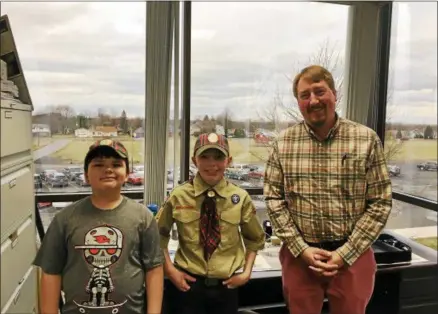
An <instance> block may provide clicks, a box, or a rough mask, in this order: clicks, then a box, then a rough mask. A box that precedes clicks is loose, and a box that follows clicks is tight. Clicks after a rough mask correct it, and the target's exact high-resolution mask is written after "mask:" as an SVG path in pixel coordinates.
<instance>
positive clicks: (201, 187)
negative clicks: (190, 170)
mask: <svg viewBox="0 0 438 314" xmlns="http://www.w3.org/2000/svg"><path fill="white" fill-rule="evenodd" d="M227 185H228V183H227V181H226V180H225V178H222V179H221V180H220V181H219V183H218V184H216V185H215V186H210V185H208V184H207V183H205V182H204V180H202V178H201V175H200V174H199V172H198V173H197V174H196V176H195V178H194V179H193V187H194V188H195V197H198V196H199V195H201V194H203V193H204V192H205V191H207V190H209V189H211V190H214V191H215V192H216V194H218V195H219V196H221V197H224V198H225V194H226V193H225V188H226V187H227Z"/></svg>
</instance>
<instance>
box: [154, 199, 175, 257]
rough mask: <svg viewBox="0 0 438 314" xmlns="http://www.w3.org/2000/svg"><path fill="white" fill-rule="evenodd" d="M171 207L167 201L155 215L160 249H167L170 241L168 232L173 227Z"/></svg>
mask: <svg viewBox="0 0 438 314" xmlns="http://www.w3.org/2000/svg"><path fill="white" fill-rule="evenodd" d="M172 211H173V206H172V203H171V201H170V197H169V200H167V201H166V202H165V203H164V204H163V206H161V208H160V210H159V211H158V213H157V216H156V220H157V225H158V232H159V234H160V247H161V248H162V249H167V246H168V245H169V241H170V232H171V231H172V225H173V215H172Z"/></svg>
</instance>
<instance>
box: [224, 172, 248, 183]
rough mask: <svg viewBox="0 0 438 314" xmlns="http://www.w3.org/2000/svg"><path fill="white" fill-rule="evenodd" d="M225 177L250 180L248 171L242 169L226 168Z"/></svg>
mask: <svg viewBox="0 0 438 314" xmlns="http://www.w3.org/2000/svg"><path fill="white" fill-rule="evenodd" d="M225 177H227V178H228V179H233V180H245V181H246V180H248V172H247V171H241V170H237V171H233V170H229V169H226V170H225Z"/></svg>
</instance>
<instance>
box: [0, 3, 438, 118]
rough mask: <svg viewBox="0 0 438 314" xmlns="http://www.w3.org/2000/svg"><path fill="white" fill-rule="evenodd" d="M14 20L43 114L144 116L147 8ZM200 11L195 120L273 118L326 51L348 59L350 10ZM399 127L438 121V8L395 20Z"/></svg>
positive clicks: (77, 6)
mask: <svg viewBox="0 0 438 314" xmlns="http://www.w3.org/2000/svg"><path fill="white" fill-rule="evenodd" d="M1 5H2V7H1V13H2V14H8V15H9V19H10V22H11V25H12V29H13V32H14V37H15V41H16V44H17V46H18V51H19V55H20V58H21V62H22V66H23V69H24V72H25V76H26V80H27V83H28V86H29V89H30V93H31V97H32V100H33V103H34V107H35V109H36V111H41V110H43V109H44V107H45V106H47V105H56V104H66V105H71V106H72V107H74V108H75V110H76V112H77V113H79V112H82V113H86V114H94V113H96V112H97V108H99V107H100V108H105V110H106V111H107V112H108V113H111V114H115V115H120V113H121V110H122V109H125V111H126V112H127V114H128V116H135V115H139V116H143V114H144V109H143V105H144V98H145V97H144V92H145V89H144V82H145V80H144V73H145V72H144V67H145V24H146V23H145V22H146V21H145V18H146V14H145V7H146V5H145V4H144V3H139V2H137V3H126V2H119V3H109V2H106V3H105V2H98V3H97V2H96V3H86V2H79V3H55V2H47V3H45V2H38V3H23V2H19V3H12V2H6V3H5V2H2V4H1ZM192 5H193V12H192V24H193V33H192V118H194V117H197V116H199V117H201V116H203V115H204V114H205V113H209V114H213V115H217V114H220V113H222V112H223V111H224V110H225V108H228V109H229V110H230V111H231V114H232V115H233V116H235V117H241V116H245V117H249V118H257V117H259V116H264V111H265V110H266V108H270V107H269V104H270V103H271V102H272V99H273V98H274V96H275V95H276V93H277V91H278V93H280V94H281V96H282V97H283V100H284V102H285V103H289V102H291V101H293V99H292V97H291V91H290V83H289V81H288V80H287V78H286V76H293V75H295V74H296V71H297V70H298V69H300V68H301V67H303V66H305V65H307V63H308V60H309V58H312V56H315V54H316V53H317V52H318V48H320V47H321V46H323V45H324V43H328V46H329V48H330V51H333V53H334V54H339V55H340V60H339V61H341V62H340V66H338V67H337V68H336V69H335V76H336V77H337V78H339V77H342V73H343V66H342V64H343V58H344V54H345V44H346V35H347V20H348V7H347V6H344V5H334V4H322V3H300V2H289V3H286V2H283V3H280V2H277V3H260V2H252V3H251V2H247V3H244V2H242V3H232V2H229V3H228V2H222V3H200V2H194V3H193V4H192ZM393 19H394V28H393V36H392V44H393V48H392V59H391V69H392V71H393V75H392V77H393V79H392V80H391V86H390V89H391V90H393V91H392V92H391V93H390V94H391V100H390V104H391V106H392V107H391V108H390V110H391V114H390V115H391V120H392V121H401V122H410V123H431V124H436V116H437V28H436V23H437V4H436V2H430V3H398V4H397V5H396V14H395V16H394V17H393Z"/></svg>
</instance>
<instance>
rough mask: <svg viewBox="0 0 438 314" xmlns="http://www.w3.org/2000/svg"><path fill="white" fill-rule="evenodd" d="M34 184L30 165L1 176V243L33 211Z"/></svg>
mask: <svg viewBox="0 0 438 314" xmlns="http://www.w3.org/2000/svg"><path fill="white" fill-rule="evenodd" d="M33 185H34V184H33V174H32V169H31V166H30V165H29V166H26V167H23V168H21V169H19V170H17V171H15V172H12V173H10V174H8V175H6V176H4V177H2V178H1V198H0V203H1V223H0V224H1V243H3V242H4V241H5V240H6V239H7V238H8V237H9V235H10V234H11V233H12V232H14V231H15V230H16V229H17V228H18V227H19V226H20V224H21V223H22V222H23V221H24V218H25V217H28V216H29V215H31V214H32V213H33V211H34V208H35V197H34V187H33Z"/></svg>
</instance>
